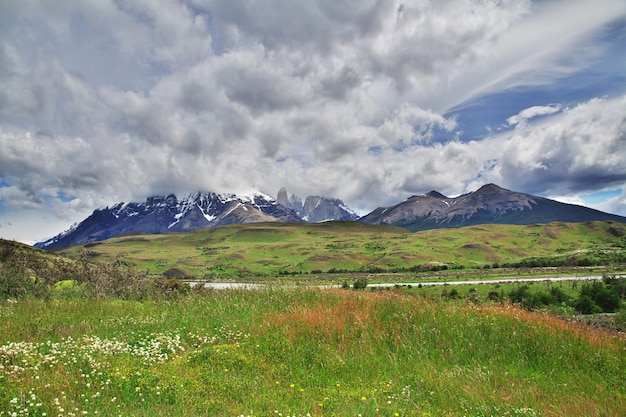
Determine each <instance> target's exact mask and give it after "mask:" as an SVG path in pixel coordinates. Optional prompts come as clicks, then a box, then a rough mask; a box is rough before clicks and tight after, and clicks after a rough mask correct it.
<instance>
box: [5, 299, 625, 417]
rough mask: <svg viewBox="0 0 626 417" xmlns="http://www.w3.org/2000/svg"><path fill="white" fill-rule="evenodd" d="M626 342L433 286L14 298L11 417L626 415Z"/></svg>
mask: <svg viewBox="0 0 626 417" xmlns="http://www.w3.org/2000/svg"><path fill="white" fill-rule="evenodd" d="M624 410H626V340H625V339H624V337H623V335H622V336H619V335H617V334H610V333H605V332H602V331H599V330H594V329H590V328H585V327H582V326H580V325H577V324H574V323H569V322H566V321H563V320H560V319H556V318H553V317H551V316H547V315H542V314H538V313H530V312H526V311H524V310H521V309H518V308H516V307H513V306H510V305H503V304H498V303H493V304H484V303H483V304H479V305H476V304H468V303H466V302H465V301H461V300H456V301H446V302H444V301H441V300H440V299H439V297H425V296H423V295H420V294H418V292H417V291H406V290H399V289H398V290H393V291H380V292H370V291H350V290H339V289H337V290H320V289H313V288H308V289H302V288H294V287H290V288H284V287H269V288H266V289H263V290H220V291H208V292H206V293H205V294H202V295H190V296H184V297H180V298H177V299H173V300H162V301H143V302H137V301H122V300H114V299H107V300H93V299H91V300H87V299H81V300H74V301H62V302H60V301H47V302H46V301H43V300H35V299H24V300H21V301H18V302H7V301H2V302H0V416H9V415H19V416H44V415H46V416H59V415H63V416H79V415H95V414H98V415H102V416H117V415H122V416H131V415H132V416H157V415H162V416H165V415H167V416H240V415H244V416H308V415H310V416H571V417H576V416H623V415H624V414H623V412H624Z"/></svg>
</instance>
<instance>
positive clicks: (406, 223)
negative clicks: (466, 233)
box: [359, 184, 626, 232]
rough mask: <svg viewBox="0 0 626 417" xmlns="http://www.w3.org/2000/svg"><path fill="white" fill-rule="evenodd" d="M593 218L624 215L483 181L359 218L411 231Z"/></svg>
mask: <svg viewBox="0 0 626 417" xmlns="http://www.w3.org/2000/svg"><path fill="white" fill-rule="evenodd" d="M593 220H614V221H618V222H620V223H626V217H622V216H618V215H616V214H610V213H605V212H602V211H599V210H594V209H591V208H588V207H583V206H578V205H575V204H567V203H561V202H558V201H555V200H550V199H547V198H544V197H538V196H534V195H531V194H526V193H520V192H516V191H511V190H507V189H505V188H502V187H500V186H498V185H496V184H486V185H483V186H482V187H480V188H479V189H478V190H476V191H472V192H469V193H466V194H462V195H460V196H458V197H453V198H451V197H447V196H445V195H443V194H441V193H439V192H437V191H430V192H429V193H426V194H419V195H413V196H411V197H409V198H407V199H406V200H405V201H403V202H401V203H399V204H396V205H394V206H389V207H378V208H377V209H375V210H373V211H372V212H370V213H369V214H367V215H365V216H363V217H361V218H360V219H359V221H360V222H363V223H365V224H388V225H394V226H400V227H402V228H405V229H407V230H409V231H412V232H415V231H420V230H428V229H436V228H444V227H446V228H456V227H462V226H472V225H477V224H518V225H525V224H536V223H549V222H553V221H561V222H574V223H577V222H583V221H593Z"/></svg>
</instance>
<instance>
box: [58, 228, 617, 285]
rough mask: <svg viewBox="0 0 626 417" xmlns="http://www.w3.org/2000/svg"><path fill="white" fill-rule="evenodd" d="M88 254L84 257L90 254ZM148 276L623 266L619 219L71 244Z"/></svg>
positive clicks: (240, 231) (237, 232)
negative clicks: (412, 230) (457, 227)
mask: <svg viewBox="0 0 626 417" xmlns="http://www.w3.org/2000/svg"><path fill="white" fill-rule="evenodd" d="M85 251H87V252H85ZM81 252H82V253H83V255H84V254H85V253H86V254H87V255H88V256H89V257H90V258H91V259H93V260H96V261H105V262H108V261H111V260H115V259H117V260H118V261H121V262H124V263H126V264H129V265H133V266H135V267H136V268H139V269H141V270H147V271H148V273H149V274H151V275H166V276H173V277H183V276H184V277H195V278H198V279H203V278H206V279H229V278H240V277H254V276H276V275H279V274H311V273H313V274H319V273H323V272H337V271H342V272H343V271H345V272H403V271H419V270H424V269H431V268H487V267H493V266H555V265H556V266H558V265H577V266H581V265H582V266H585V265H614V264H623V263H626V225H623V224H621V223H616V222H610V221H607V222H588V223H550V224H544V225H532V226H515V225H481V226H470V227H465V228H460V229H436V230H428V231H422V232H417V233H409V232H407V231H406V230H403V229H401V228H397V227H390V226H374V225H364V224H360V223H356V222H328V223H319V224H291V223H257V224H247V225H231V226H224V227H217V228H211V229H202V230H198V231H194V232H189V233H172V234H163V235H129V236H122V237H117V238H113V239H110V240H107V241H105V242H98V243H91V244H86V245H82V246H76V247H72V248H66V249H64V250H62V251H61V252H60V253H62V254H65V255H68V256H71V257H78V256H79V255H80V254H81Z"/></svg>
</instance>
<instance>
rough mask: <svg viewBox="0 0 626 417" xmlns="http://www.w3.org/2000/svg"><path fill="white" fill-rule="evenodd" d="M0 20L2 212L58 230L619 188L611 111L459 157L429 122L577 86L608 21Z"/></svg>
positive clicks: (543, 13) (197, 3) (359, 17)
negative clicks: (131, 211)
mask: <svg viewBox="0 0 626 417" xmlns="http://www.w3.org/2000/svg"><path fill="white" fill-rule="evenodd" d="M0 8H1V9H2V13H0V39H2V42H1V44H0V147H1V149H2V152H1V153H0V179H1V180H3V181H4V182H5V183H7V184H10V186H9V187H4V188H0V190H3V191H2V193H0V204H3V205H4V206H5V207H11V208H21V209H26V208H41V209H43V210H46V211H48V212H51V213H57V214H56V215H58V216H65V217H64V218H69V217H73V216H76V217H79V216H82V215H83V214H82V213H85V212H88V211H89V210H92V209H93V208H96V207H99V206H103V205H107V204H111V203H113V202H116V201H120V200H129V199H134V200H139V199H143V198H145V197H146V196H148V195H151V194H157V193H170V192H177V193H183V192H188V191H193V190H198V189H203V190H215V191H233V192H234V191H237V190H243V189H249V188H250V187H256V188H258V189H260V190H261V191H264V192H267V193H270V194H273V193H275V192H276V191H277V190H278V189H279V188H280V187H281V186H286V187H287V188H288V189H289V190H290V191H293V192H296V193H299V194H301V195H306V194H309V193H315V194H325V195H328V196H335V197H340V198H342V199H344V200H346V201H347V202H348V203H350V204H352V205H354V206H355V207H357V206H358V207H357V208H361V209H362V210H366V209H371V208H374V206H376V205H379V204H388V203H389V204H390V203H392V202H394V201H397V200H398V199H402V198H404V197H406V195H407V194H410V193H417V192H423V191H427V190H430V189H438V190H440V191H442V192H444V193H449V194H455V193H460V192H463V191H467V188H468V187H473V186H474V185H477V184H478V183H479V182H485V181H487V180H493V181H494V182H499V183H502V185H505V186H507V185H508V186H510V188H513V189H522V190H526V191H537V192H542V193H551V192H553V193H558V192H560V191H563V194H567V192H570V191H571V192H574V191H576V192H577V191H579V190H582V189H584V188H585V187H591V185H589V186H587V185H586V184H588V183H592V182H593V181H608V182H619V181H620V178H622V176H623V171H622V169H621V166H623V165H624V164H623V162H624V161H623V157H622V156H621V155H624V154H625V153H626V152H624V149H623V142H624V141H623V132H621V131H620V129H621V128H620V127H619V126H620V125H619V123H620V120H623V119H620V114H624V105H623V99H620V100H621V101H620V100H593V101H590V102H588V103H584V104H582V105H581V106H578V107H571V108H569V109H563V107H562V105H561V104H559V102H558V100H554V103H555V104H547V103H531V104H528V105H527V108H526V109H525V110H523V111H520V112H519V113H518V114H517V115H515V116H512V117H511V118H509V123H510V125H515V128H514V129H513V130H512V131H510V132H508V133H506V134H502V135H496V136H492V137H490V138H488V139H486V140H484V141H476V142H468V143H464V142H462V141H461V140H460V136H461V133H462V132H460V130H459V129H460V127H459V126H458V124H457V121H456V120H455V119H451V118H446V117H444V115H443V112H444V111H446V110H447V109H449V108H450V107H451V106H453V105H455V104H458V103H459V102H461V101H462V100H464V99H466V98H468V97H475V96H476V95H479V94H483V93H485V92H488V91H493V89H495V88H510V87H519V86H520V85H524V84H533V83H535V84H536V83H545V82H547V81H549V80H550V79H553V78H554V77H555V76H558V74H566V73H570V72H572V71H575V70H577V69H580V68H583V67H584V66H585V65H586V64H587V63H588V62H589V60H591V59H592V58H593V57H594V56H595V54H597V53H599V51H600V50H599V49H598V48H597V47H596V46H595V45H596V44H595V43H594V42H593V37H592V36H591V34H593V33H594V31H595V30H597V29H598V28H601V27H603V25H605V24H606V23H607V22H611V21H613V20H614V19H616V18H618V17H619V16H624V14H625V13H626V12H625V9H626V6H625V5H624V3H623V2H620V1H613V0H607V2H606V3H605V4H603V7H600V8H598V7H595V8H594V7H592V6H590V5H589V2H580V1H576V2H573V3H572V2H564V1H560V0H559V1H551V2H541V3H532V2H530V1H506V2H499V1H485V2H473V1H467V0H451V1H446V2H441V1H422V2H406V3H401V2H399V1H393V2H390V1H375V0H368V1H362V2H356V3H355V2H348V1H336V0H334V1H328V0H318V1H311V2H306V3H298V4H295V3H293V2H291V1H286V0H268V1H265V2H263V3H262V4H261V3H255V2H249V1H229V2H222V1H212V0H189V1H183V2H161V1H157V0H141V1H135V2H130V1H124V0H123V1H100V0H86V1H81V2H75V1H68V0H59V1H55V2H49V1H43V0H24V1H20V2H2V3H1V4H0ZM556 17H558V19H557V18H556ZM547 40H549V41H547ZM575 45H583V46H584V48H583V49H581V50H576V51H577V52H580V56H579V58H577V59H564V57H565V56H571V55H573V53H572V51H574V50H575V49H574V47H575ZM530 105H533V106H532V107H529V106H530ZM620 112H621V113H620ZM538 116H543V117H541V118H539V117H538ZM548 122H550V124H548ZM620 132H621V133H620ZM620 134H621V135H622V136H620ZM620 138H621V139H620ZM607 149H608V151H607ZM1 184H2V183H0V185H1ZM589 189H591V188H589ZM63 195H65V196H73V197H75V199H73V200H72V201H69V202H68V201H64V199H63V198H61V197H60V196H63ZM555 195H556V194H555ZM61 213H63V214H61ZM76 220H80V218H76Z"/></svg>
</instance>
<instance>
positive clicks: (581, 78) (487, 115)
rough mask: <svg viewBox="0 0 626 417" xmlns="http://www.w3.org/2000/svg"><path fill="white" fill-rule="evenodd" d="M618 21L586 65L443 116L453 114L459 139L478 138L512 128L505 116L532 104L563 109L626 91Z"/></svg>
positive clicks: (625, 29)
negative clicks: (600, 50) (600, 51)
mask: <svg viewBox="0 0 626 417" xmlns="http://www.w3.org/2000/svg"><path fill="white" fill-rule="evenodd" d="M624 23H625V22H624V21H622V20H620V21H618V22H615V23H614V24H613V25H611V26H610V27H608V28H607V29H606V30H605V31H604V32H603V33H602V34H601V35H598V36H599V37H601V38H602V39H601V40H600V43H601V46H599V48H602V49H603V51H602V53H600V54H598V56H597V57H595V59H593V60H592V61H591V62H590V63H588V65H587V66H586V67H584V68H582V69H581V70H579V71H575V72H573V73H571V74H569V75H565V76H562V77H560V78H555V79H552V80H547V81H545V82H542V83H541V82H540V83H537V85H524V86H517V87H514V88H511V89H506V90H502V91H497V92H494V93H488V94H485V95H482V96H479V97H476V98H474V99H471V100H470V101H468V102H465V103H461V104H460V105H457V106H455V107H454V108H452V109H450V110H449V111H448V112H447V113H446V114H445V117H446V118H451V117H455V118H456V120H457V125H458V129H459V133H460V136H459V138H460V139H461V140H462V141H464V142H467V141H470V140H479V139H482V138H484V137H487V136H489V135H491V134H493V133H494V132H501V131H506V130H509V129H512V128H513V127H514V126H512V125H510V124H509V123H507V119H508V118H509V117H511V116H515V115H516V114H518V113H519V112H521V111H522V110H524V109H527V108H529V107H532V106H547V105H554V104H558V105H560V106H561V107H562V108H567V107H573V106H575V105H576V104H579V103H582V102H585V101H588V100H590V99H592V98H597V97H606V98H612V97H616V96H619V95H622V94H624V93H625V92H626V59H624V56H626V25H625V24H624Z"/></svg>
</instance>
